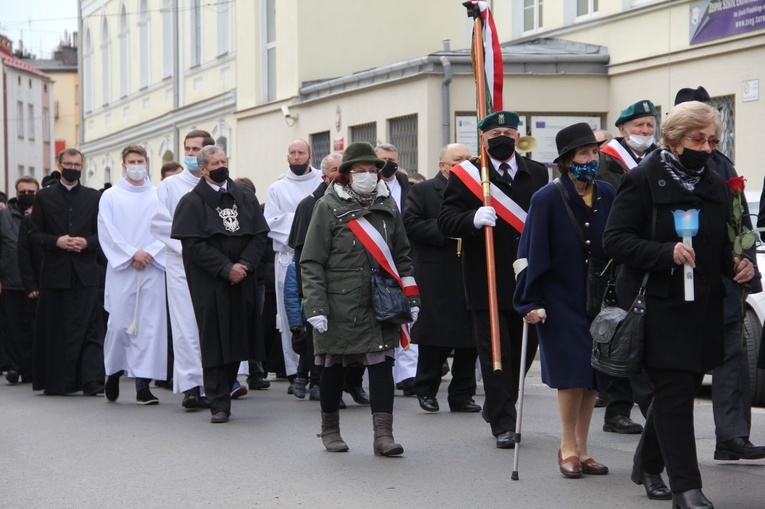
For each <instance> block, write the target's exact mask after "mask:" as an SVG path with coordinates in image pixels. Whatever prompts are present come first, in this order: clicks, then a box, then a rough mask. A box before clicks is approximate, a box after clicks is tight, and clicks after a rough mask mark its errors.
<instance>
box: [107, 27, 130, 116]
mask: <svg viewBox="0 0 765 509" xmlns="http://www.w3.org/2000/svg"><path fill="white" fill-rule="evenodd" d="M110 53H111V44H110V39H109V22H108V21H107V19H106V15H105V14H104V17H103V18H102V19H101V104H103V105H107V104H109V102H110V101H111V100H112V94H111V88H112V87H111V80H110V79H109V77H110V76H111V73H112V71H111V64H110V62H111V58H110V57H111V55H110ZM125 75H126V76H127V73H125Z"/></svg>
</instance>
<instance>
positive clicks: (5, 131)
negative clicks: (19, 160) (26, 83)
mask: <svg viewBox="0 0 765 509" xmlns="http://www.w3.org/2000/svg"><path fill="white" fill-rule="evenodd" d="M0 72H2V73H3V159H5V160H4V161H3V168H5V171H4V172H3V173H5V175H4V180H5V183H4V185H5V190H6V195H7V194H8V192H7V191H8V82H7V80H6V79H5V65H3V64H0Z"/></svg>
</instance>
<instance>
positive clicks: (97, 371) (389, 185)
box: [0, 87, 765, 508]
mask: <svg viewBox="0 0 765 509" xmlns="http://www.w3.org/2000/svg"><path fill="white" fill-rule="evenodd" d="M708 101H709V96H708V94H706V91H704V90H703V88H701V87H699V88H698V89H683V90H682V91H680V93H679V94H678V99H677V100H676V103H677V105H676V106H675V107H674V108H672V109H671V110H670V111H669V114H668V116H667V118H666V119H664V122H663V123H662V126H661V131H660V134H661V139H660V143H656V139H655V134H656V132H657V131H656V125H657V115H658V114H657V111H656V108H655V107H654V105H653V103H652V102H651V101H649V100H645V99H644V100H640V101H637V102H636V103H634V104H632V105H630V106H628V107H627V108H626V109H625V110H624V111H622V113H621V114H620V116H619V119H618V120H617V123H616V127H617V128H618V129H619V134H620V135H621V136H619V137H616V138H613V139H612V140H611V141H609V142H607V143H603V142H601V141H598V139H597V138H596V133H594V132H593V127H596V126H590V125H588V124H586V123H576V124H573V125H570V126H567V127H565V128H564V129H562V130H561V131H560V132H559V133H558V135H557V137H556V145H557V150H558V157H557V158H556V160H555V163H556V164H557V166H556V167H554V168H548V167H546V166H545V165H544V164H542V163H540V162H537V161H534V160H533V159H530V158H528V157H525V156H523V155H521V153H520V152H519V151H518V150H517V146H516V145H517V143H518V140H519V139H520V137H521V135H522V134H525V133H522V132H521V131H520V130H519V129H522V127H521V124H520V118H519V115H518V114H517V113H516V112H513V111H506V110H500V111H496V112H493V113H490V114H488V115H486V116H485V118H482V119H480V121H479V122H478V129H479V131H480V133H479V134H480V138H479V139H480V151H481V152H483V153H484V154H485V155H486V158H485V159H484V160H483V161H482V160H481V158H479V157H476V156H479V155H480V154H470V153H469V151H468V149H467V147H465V146H464V145H460V144H449V145H446V146H444V147H443V149H442V150H441V152H440V154H439V164H438V166H439V168H438V171H437V172H436V173H435V176H434V177H433V178H431V179H429V180H426V181H425V182H422V183H416V184H410V183H409V179H408V178H407V174H406V170H404V169H402V168H400V167H399V166H398V151H397V149H396V147H395V146H393V145H391V144H388V143H386V144H381V145H379V146H377V147H374V146H372V145H371V144H368V143H365V142H354V143H351V144H350V145H349V146H348V147H347V148H346V149H345V151H344V152H342V153H332V154H329V155H328V156H327V157H326V158H324V160H322V161H321V162H320V163H321V164H320V168H314V167H313V166H312V162H313V159H312V153H311V147H310V144H309V143H307V142H306V141H304V140H301V139H297V140H294V141H293V142H292V143H290V144H289V147H288V150H287V163H288V168H286V171H285V172H284V174H283V175H282V177H281V178H280V179H279V180H278V181H276V182H275V183H274V184H273V185H271V186H270V187H269V188H268V190H267V191H266V192H265V193H264V195H265V202H264V204H261V202H260V201H259V199H258V197H257V192H256V191H255V190H254V189H253V188H251V187H249V185H248V183H247V182H246V179H236V180H234V179H233V178H232V177H231V174H232V173H238V171H237V170H238V169H237V168H231V169H230V168H229V164H228V158H227V156H226V153H225V151H224V149H223V148H221V147H217V146H216V145H215V144H214V141H213V139H212V137H211V136H210V135H209V133H207V132H205V131H201V130H193V131H191V132H189V133H188V134H187V135H186V137H185V139H184V153H185V159H184V161H183V164H182V165H181V164H175V165H172V166H168V165H165V166H166V168H165V167H163V169H162V174H163V175H162V176H163V180H162V182H161V183H160V184H159V186H158V187H155V186H154V184H153V183H152V181H151V178H150V172H151V168H150V167H149V162H148V158H147V154H146V152H145V150H144V149H143V148H142V147H140V146H137V145H129V146H127V147H125V149H124V150H123V152H122V169H123V174H122V177H121V178H120V180H119V181H118V182H116V183H115V184H114V185H113V186H112V187H111V188H110V189H107V190H104V191H103V192H101V193H99V192H98V191H96V190H93V189H89V188H87V187H85V186H84V185H83V184H82V183H81V178H80V177H81V171H82V168H83V163H84V159H85V155H83V154H82V153H80V152H79V151H78V150H76V149H66V150H64V151H62V152H61V153H60V154H58V157H57V167H58V170H59V171H60V177H59V179H52V181H48V182H46V184H47V185H46V186H44V187H43V188H42V189H39V186H38V183H37V181H35V180H34V179H32V178H30V177H22V178H21V179H19V181H18V182H16V186H15V187H16V197H15V198H13V199H12V200H10V201H9V205H8V207H7V208H6V209H4V210H2V211H0V283H2V287H0V288H1V289H2V293H1V296H0V312H1V313H0V315H1V316H2V320H3V321H2V329H3V331H2V345H3V347H4V349H3V351H4V352H5V356H4V357H3V359H2V361H3V365H2V366H0V367H1V368H2V369H3V371H4V373H5V377H6V380H7V381H8V383H10V384H13V385H16V384H25V383H31V388H32V390H34V391H42V392H43V393H44V394H46V395H51V396H54V395H66V394H73V393H77V392H82V394H84V395H87V396H99V395H104V396H105V398H104V399H105V400H106V401H108V402H109V403H110V404H119V403H123V402H124V398H122V399H120V380H121V377H129V378H132V379H134V383H135V390H136V402H137V403H138V404H140V405H157V404H159V403H160V399H163V398H158V397H157V396H155V394H154V393H152V391H151V389H150V385H151V382H152V381H155V382H161V383H163V384H164V385H165V386H167V387H169V388H172V390H173V392H174V393H176V394H183V397H182V401H181V405H182V407H183V408H184V409H186V410H187V411H189V413H194V412H195V411H196V410H198V409H209V411H210V422H211V423H214V424H222V423H226V422H229V420H230V419H235V418H236V411H235V409H234V410H232V400H233V399H238V398H240V397H241V396H243V395H244V394H246V393H247V387H245V386H244V385H243V384H242V383H241V382H240V380H239V375H240V374H242V375H248V381H249V382H250V383H249V384H248V385H249V389H251V390H264V389H267V388H268V387H269V385H270V384H269V383H268V380H267V378H268V373H271V376H272V378H273V377H281V378H285V379H287V380H289V388H288V391H287V392H288V393H289V394H292V395H294V396H296V397H298V398H300V399H303V398H305V397H306V396H308V397H309V399H310V400H316V401H318V405H317V410H316V416H317V417H316V421H317V429H319V430H320V432H319V433H318V435H319V436H320V438H321V441H322V445H323V447H324V448H326V450H327V451H330V452H346V451H349V450H355V448H356V447H357V444H354V443H347V442H346V441H345V440H344V439H343V438H342V436H341V433H340V421H341V419H340V410H341V409H342V408H344V407H345V405H346V404H345V402H344V401H343V399H342V396H343V393H344V392H345V393H347V394H349V395H350V396H351V397H352V399H353V401H354V402H355V403H357V404H360V405H368V406H369V409H370V412H371V417H372V428H373V448H372V449H373V450H372V452H373V453H374V454H375V455H380V456H400V455H402V454H403V453H404V451H405V448H404V446H403V445H402V444H401V443H399V442H398V441H397V440H395V439H394V437H393V414H394V402H395V391H396V387H398V388H399V389H401V390H403V391H404V395H411V396H416V398H417V400H418V402H419V406H420V408H421V409H422V410H423V411H425V412H429V413H435V412H439V411H440V410H441V407H440V405H439V402H438V399H437V396H438V393H439V389H440V386H441V378H442V376H443V375H444V373H445V372H447V371H450V372H451V380H450V383H449V384H448V387H447V389H446V392H447V397H446V401H447V403H448V408H449V410H450V411H451V412H457V413H468V414H471V413H475V414H480V415H481V416H482V418H483V420H485V421H486V422H487V423H488V424H489V428H490V432H491V434H492V435H493V437H494V439H495V443H496V447H497V448H499V449H513V448H515V447H516V446H518V443H517V440H518V436H517V435H516V425H517V422H518V420H519V419H520V418H521V416H519V414H518V407H519V404H518V403H519V398H522V397H523V394H522V392H521V391H520V390H519V385H520V384H519V379H520V378H521V377H522V376H523V374H524V373H525V372H526V371H527V370H528V369H529V367H530V366H531V364H532V362H533V361H534V359H535V358H536V355H537V344H538V346H539V355H540V360H541V369H542V381H543V382H544V383H545V384H546V385H548V386H549V387H550V388H554V389H556V391H557V398H558V410H559V415H558V418H559V419H560V424H561V437H560V445H559V448H558V450H557V467H558V470H559V471H560V473H561V474H562V475H563V476H564V477H565V478H580V477H582V476H585V475H597V476H602V475H606V474H608V473H609V468H608V467H607V466H605V465H603V464H601V463H599V462H598V461H596V460H595V459H594V458H593V453H592V451H591V449H592V448H591V447H590V444H591V441H590V423H591V419H592V415H593V408H594V406H595V397H596V395H597V393H598V391H601V392H602V394H604V395H605V396H606V398H607V399H608V401H609V405H610V406H609V407H608V408H609V410H608V411H607V412H606V421H605V423H604V427H603V429H604V430H605V431H615V432H618V433H628V434H629V433H635V434H640V438H639V440H636V441H635V443H636V447H637V450H636V452H635V455H634V458H633V459H632V460H631V459H630V458H629V457H625V459H624V461H625V463H629V462H630V461H633V463H632V464H633V470H632V480H633V481H634V482H635V483H637V484H640V485H643V487H644V489H645V491H646V495H647V496H648V498H650V499H672V500H673V504H674V505H675V507H683V508H685V507H694V508H695V507H713V506H712V503H711V502H710V501H709V500H707V499H706V497H705V496H704V494H703V493H702V492H701V488H702V483H701V473H700V471H699V467H698V461H697V459H696V448H695V437H694V428H693V398H694V395H695V394H696V392H697V390H698V388H699V385H700V383H701V379H702V377H703V374H704V373H705V372H707V371H709V370H712V369H715V374H714V379H715V382H714V384H713V394H714V401H715V403H714V404H715V425H716V430H717V437H718V441H717V447H716V451H715V459H717V460H738V459H745V460H753V459H762V458H765V447H763V446H757V445H754V444H752V443H751V442H750V441H749V432H750V430H749V423H750V422H751V419H750V411H751V410H750V407H749V406H748V405H749V402H748V401H746V400H747V399H748V392H747V391H748V385H749V380H748V379H747V378H746V377H745V376H744V374H743V373H741V372H740V371H741V369H742V368H737V367H736V366H740V362H741V358H742V351H741V343H740V342H738V343H737V342H736V339H737V338H738V337H739V334H740V327H741V322H740V319H737V317H736V315H735V313H727V312H726V313H724V312H723V311H724V310H727V309H728V307H727V306H728V304H731V302H729V301H730V299H728V298H727V296H728V295H730V294H731V293H733V292H736V291H737V289H739V288H741V287H742V285H747V286H746V288H747V289H748V290H749V291H759V290H761V286H760V282H759V279H760V274H759V270H758V268H757V265H756V261H755V259H754V257H753V256H751V254H747V255H746V256H742V255H735V254H734V251H733V242H732V239H731V238H730V237H729V235H728V232H727V226H726V225H727V223H728V222H729V221H730V218H731V216H732V214H733V212H732V210H733V209H732V201H733V194H732V191H731V190H730V189H729V188H728V187H727V186H726V185H725V180H726V179H730V178H732V177H735V176H736V174H735V169H733V166H732V164H729V163H730V161H729V160H727V158H725V156H724V155H723V154H721V153H720V152H718V151H717V150H716V146H717V145H718V143H719V140H720V136H721V124H720V118H719V113H718V112H717V110H716V109H715V108H713V107H711V106H709V105H708V104H706V103H707V102H708ZM482 166H484V169H485V170H486V175H488V180H487V181H485V182H482V181H483V180H484V179H483V177H482V175H481V170H482V168H481V167H482ZM171 173H175V174H171ZM166 174H167V175H166ZM551 176H555V177H556V178H555V179H554V181H553V179H552V178H551ZM249 184H251V183H249ZM482 184H485V185H482ZM484 188H487V189H490V202H486V198H487V197H486V196H485V195H484V194H483V189H484ZM487 203H490V204H487ZM687 208H696V209H700V211H701V212H700V218H701V219H700V227H699V233H698V242H696V243H695V244H694V246H693V247H691V246H689V245H687V244H686V243H683V239H682V237H680V236H679V234H678V233H677V232H676V231H675V227H674V222H673V221H674V220H673V216H672V212H673V211H674V210H676V209H687ZM749 226H750V227H751V224H750V225H749ZM487 229H490V230H491V231H492V232H493V237H492V238H493V242H492V244H491V245H490V247H487V246H489V245H488V244H487V242H486V240H485V235H484V234H485V232H486V230H487ZM487 250H491V251H488V252H487ZM487 255H488V256H487ZM488 259H494V260H496V261H497V264H496V267H495V270H494V272H493V273H492V271H491V270H489V271H488V272H487V268H489V267H488V266H489V264H490V263H489V262H488V261H487V260H488ZM609 260H611V262H612V264H613V265H614V266H615V267H616V271H615V273H616V274H617V276H615V279H616V292H617V295H618V304H619V306H621V307H623V308H628V307H629V306H630V304H631V303H632V300H633V299H634V297H635V294H636V292H637V291H638V289H639V288H640V287H641V284H642V286H643V287H644V288H643V289H642V290H641V291H644V293H645V300H646V305H647V308H648V309H649V310H650V311H649V312H648V314H647V315H646V327H645V358H644V364H643V365H644V368H645V369H644V371H643V373H642V374H641V375H637V376H634V377H630V378H614V377H612V376H609V375H606V374H604V373H601V372H599V371H597V370H595V369H594V368H593V367H592V365H591V364H590V353H591V347H592V338H591V336H590V334H589V327H590V323H591V322H592V319H593V318H594V316H593V315H592V314H591V313H590V312H589V310H588V309H587V305H586V304H587V303H586V295H585V294H586V284H587V283H586V282H587V274H588V266H589V265H590V264H594V263H595V262H598V263H605V262H608V261H609ZM686 263H688V264H690V266H691V267H692V268H694V269H695V271H696V279H695V283H694V284H695V291H696V292H695V299H694V300H690V301H689V300H688V299H684V298H683V289H684V283H683V271H682V270H680V269H681V267H682V266H683V265H684V264H686ZM269 267H270V269H269ZM487 274H488V275H487ZM644 274H647V276H646V278H644ZM492 277H494V278H495V279H494V280H493V281H492V280H491V279H490V278H492ZM269 279H270V280H271V281H272V288H273V290H272V291H271V292H270V293H269V292H268V291H266V289H265V287H266V281H267V280H269ZM646 280H647V281H648V282H647V284H646V282H645V281H646ZM641 281H642V283H641ZM492 283H496V285H493V284H492ZM492 288H495V290H496V293H495V294H494V295H492V294H491V292H492V291H493V290H492ZM736 295H740V293H738V294H736ZM269 299H270V300H271V302H268V301H269ZM274 299H275V300H274ZM735 300H736V296H735V295H734V297H733V300H732V302H733V304H731V306H733V307H735V306H734V304H735ZM494 304H496V309H494V308H493V307H492V306H493V305H494ZM670 317H671V318H672V319H671V320H670ZM738 318H740V314H739V315H738ZM268 323H275V324H276V325H275V328H274V327H269V326H267V324H268ZM168 324H169V326H168ZM673 324H674V325H673ZM524 328H526V329H528V330H529V334H528V343H527V344H526V345H525V347H526V352H527V355H526V356H525V357H523V356H522V352H523V351H524V350H523V348H522V340H521V338H522V330H523V329H524ZM495 331H497V332H498V335H497V334H495ZM495 336H497V337H495ZM497 346H498V347H499V357H496V356H495V355H494V354H495V350H496V347H497ZM449 358H451V362H449ZM497 364H500V365H501V370H500V369H497ZM744 371H745V370H744ZM519 375H520V376H519ZM364 379H366V385H367V387H368V391H369V393H368V394H367V392H366V391H365V389H364V387H363V384H364V382H363V380H364ZM478 380H480V381H481V382H482V384H483V394H484V398H483V400H482V401H480V400H479V401H476V399H477V395H476V391H477V381H478ZM718 380H719V381H718ZM290 397H292V396H290ZM734 397H735V399H734ZM633 401H636V402H638V403H639V404H640V409H641V411H642V412H643V414H644V416H645V417H646V425H645V428H644V429H643V427H641V426H640V425H639V424H636V423H634V422H633V421H632V420H631V418H630V411H631V409H632V406H633ZM726 405H727V406H726ZM718 407H719V411H718ZM476 425H478V423H476ZM531 431H532V432H533V430H531ZM397 434H398V435H402V434H403V435H404V436H405V433H398V432H397ZM555 453H556V451H552V452H551V462H553V461H555V460H553V459H552V458H553V456H554V455H555ZM553 464H554V463H553ZM665 470H666V477H667V478H668V480H669V486H667V485H666V484H665V483H664V481H663V479H662V474H663V473H664V471H665Z"/></svg>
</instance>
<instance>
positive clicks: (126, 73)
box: [117, 2, 130, 97]
mask: <svg viewBox="0 0 765 509" xmlns="http://www.w3.org/2000/svg"><path fill="white" fill-rule="evenodd" d="M117 39H118V40H119V47H120V56H119V58H120V97H127V95H128V94H129V93H130V23H128V15H127V8H126V7H125V2H122V3H120V13H119V16H117Z"/></svg>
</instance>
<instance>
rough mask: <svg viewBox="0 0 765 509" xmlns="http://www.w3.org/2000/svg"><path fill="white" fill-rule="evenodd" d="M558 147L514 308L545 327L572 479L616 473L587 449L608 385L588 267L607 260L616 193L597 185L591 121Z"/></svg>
mask: <svg viewBox="0 0 765 509" xmlns="http://www.w3.org/2000/svg"><path fill="white" fill-rule="evenodd" d="M555 142H556V145H557V148H558V157H557V158H556V159H555V162H556V163H557V164H558V169H559V170H560V173H561V176H560V178H558V179H556V181H555V182H551V183H550V184H547V185H546V186H545V187H543V188H542V189H540V190H539V191H538V192H537V193H536V194H535V195H534V197H533V198H532V199H531V208H530V209H529V213H528V216H527V218H526V225H525V226H524V229H523V234H522V235H521V240H520V245H519V247H518V259H519V260H518V262H516V264H517V265H516V272H518V276H517V278H518V280H517V284H516V289H515V295H514V299H513V305H514V307H515V309H516V310H517V311H518V313H520V314H521V316H523V317H524V319H525V320H526V321H527V322H528V323H531V324H536V325H537V333H538V336H539V351H540V357H541V363H542V381H543V382H544V383H545V384H547V385H548V386H549V387H551V388H554V389H557V390H558V410H559V413H560V420H561V442H560V448H559V449H558V466H559V469H560V472H561V473H562V474H563V475H564V476H565V477H567V478H578V477H582V474H589V475H603V474H607V473H608V467H606V466H605V465H602V464H600V463H598V462H597V461H595V459H593V458H592V456H590V453H589V451H588V449H587V436H588V434H589V430H590V421H591V419H592V412H593V409H594V407H595V396H597V391H598V388H599V387H600V386H601V385H602V384H603V382H605V381H606V380H605V378H604V377H605V375H602V374H600V373H598V372H596V371H595V370H594V369H593V368H592V366H591V365H590V354H591V351H592V336H590V332H589V328H590V321H591V319H592V318H591V317H589V316H588V313H587V305H586V299H585V295H586V280H587V270H588V264H590V263H594V261H596V260H598V261H604V260H605V255H604V254H603V246H602V239H603V230H604V229H605V225H606V218H607V217H608V213H609V211H610V210H611V204H612V203H613V200H614V195H615V191H614V188H613V187H612V186H611V185H610V184H607V183H605V182H600V181H595V180H594V179H595V176H596V175H597V171H598V157H599V144H598V142H597V140H596V139H595V135H594V134H593V132H592V129H591V128H590V126H589V125H588V124H586V123H579V124H574V125H571V126H568V127H566V128H564V129H562V130H561V131H560V132H559V133H558V134H557V136H556V137H555ZM521 259H525V264H527V266H526V268H525V269H523V267H522V265H523V264H524V263H519V262H520V261H521ZM540 310H545V311H546V314H544V313H540Z"/></svg>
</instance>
